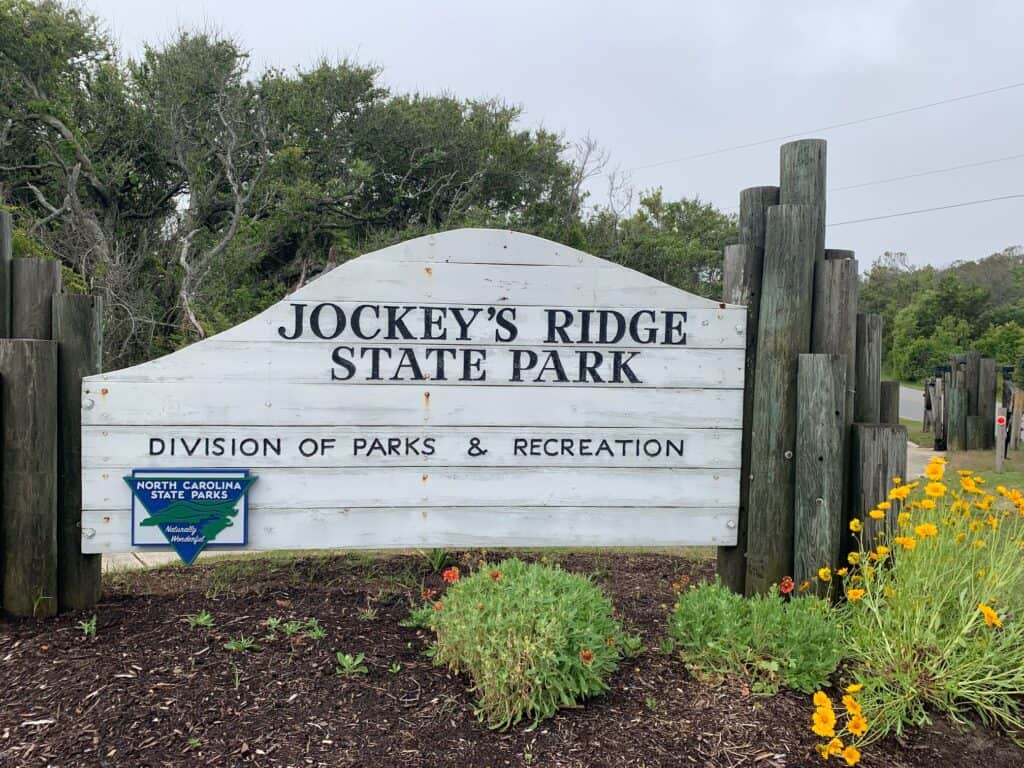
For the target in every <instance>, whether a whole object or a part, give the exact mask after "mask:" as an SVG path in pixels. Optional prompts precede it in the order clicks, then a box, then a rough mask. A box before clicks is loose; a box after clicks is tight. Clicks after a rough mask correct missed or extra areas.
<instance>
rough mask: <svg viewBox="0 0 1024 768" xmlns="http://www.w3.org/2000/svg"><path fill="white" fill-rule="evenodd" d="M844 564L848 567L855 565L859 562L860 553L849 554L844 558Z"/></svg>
mask: <svg viewBox="0 0 1024 768" xmlns="http://www.w3.org/2000/svg"><path fill="white" fill-rule="evenodd" d="M846 562H848V563H849V564H850V565H857V563H859V562H860V552H851V553H850V554H848V555H847V556H846Z"/></svg>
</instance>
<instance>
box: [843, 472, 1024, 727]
mask: <svg viewBox="0 0 1024 768" xmlns="http://www.w3.org/2000/svg"><path fill="white" fill-rule="evenodd" d="M944 474H945V467H944V461H942V460H941V459H936V460H933V462H932V463H931V464H930V465H929V466H928V468H927V470H926V475H927V477H928V480H926V481H923V484H921V485H919V484H918V483H911V484H909V485H899V484H897V485H896V486H895V487H894V488H893V490H892V491H891V492H890V494H889V500H888V501H886V502H883V503H882V504H881V505H880V506H882V507H887V506H888V505H892V506H891V507H889V508H888V509H884V508H883V509H880V510H875V512H873V514H872V517H879V518H881V516H882V515H881V513H887V514H889V515H890V516H892V518H893V519H894V520H895V524H894V525H893V528H894V530H893V531H891V533H889V534H887V535H886V534H883V535H882V537H881V538H880V539H878V540H877V541H876V542H872V541H863V540H861V541H860V546H859V549H858V550H857V551H856V552H854V553H852V554H851V556H850V562H851V565H850V567H849V569H841V572H840V576H841V577H842V581H841V583H840V584H839V585H837V586H838V588H840V589H842V590H843V592H844V593H845V595H846V597H847V602H846V605H845V606H844V607H843V608H842V609H841V611H840V612H839V613H838V614H837V615H838V618H839V620H840V623H841V626H842V630H843V638H844V643H845V645H846V651H845V653H846V656H847V658H848V659H849V661H850V662H851V667H850V672H851V674H852V675H853V677H854V678H855V680H856V683H855V685H863V689H864V690H863V693H862V697H861V702H862V706H863V708H864V712H865V715H866V716H867V719H868V720H869V721H870V724H871V727H870V730H868V732H867V733H866V734H865V735H864V737H863V739H862V740H861V742H860V743H861V744H867V743H870V742H872V741H874V740H876V739H879V738H881V737H883V736H885V735H886V734H887V733H889V732H890V731H893V730H895V731H896V732H897V733H901V732H902V731H903V728H904V727H905V726H907V725H915V726H916V725H922V724H925V723H927V722H929V716H928V711H929V710H937V711H940V712H944V713H946V714H947V715H948V716H950V717H951V718H952V719H953V720H955V721H964V720H965V716H966V715H967V714H969V713H972V712H973V713H974V714H975V715H977V716H978V717H979V718H980V719H981V720H983V721H985V722H986V723H995V724H997V725H1000V726H1002V727H1003V728H1005V729H1006V730H1007V731H1009V732H1010V734H1011V735H1014V734H1016V736H1018V737H1019V736H1020V735H1021V734H1022V733H1024V718H1022V716H1021V709H1020V706H1021V698H1020V697H1021V696H1022V695H1024V623H1022V622H1021V620H1020V619H1021V616H1024V558H1022V557H1021V548H1022V546H1024V495H1022V494H1021V493H1020V492H1019V491H1017V490H1009V489H1006V488H1002V487H999V488H997V489H996V490H994V491H993V492H991V493H990V492H989V491H988V490H987V489H986V487H985V483H984V480H983V479H982V478H980V477H976V476H974V475H973V474H972V473H969V472H964V473H962V475H961V477H958V478H954V479H953V480H951V481H950V480H944ZM947 483H948V485H947ZM853 527H854V528H858V527H860V526H859V521H858V523H854V524H853ZM840 735H841V734H840Z"/></svg>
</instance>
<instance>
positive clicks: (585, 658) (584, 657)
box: [580, 648, 594, 666]
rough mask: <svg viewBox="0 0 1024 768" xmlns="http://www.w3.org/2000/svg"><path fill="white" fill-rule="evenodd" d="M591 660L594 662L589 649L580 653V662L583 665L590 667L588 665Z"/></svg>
mask: <svg viewBox="0 0 1024 768" xmlns="http://www.w3.org/2000/svg"><path fill="white" fill-rule="evenodd" d="M593 660H594V652H593V651H591V650H590V649H589V648H588V649H585V650H582V651H580V661H582V662H583V663H584V664H585V665H587V666H590V663H591V662H592V661H593Z"/></svg>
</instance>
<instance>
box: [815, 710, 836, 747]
mask: <svg viewBox="0 0 1024 768" xmlns="http://www.w3.org/2000/svg"><path fill="white" fill-rule="evenodd" d="M811 723H812V725H811V730H812V731H814V732H815V733H816V734H818V735H819V736H821V737H822V738H829V739H830V738H832V737H833V736H835V735H836V730H835V728H836V716H835V713H833V712H832V710H831V709H825V708H824V707H818V708H817V709H816V710H814V715H812V716H811Z"/></svg>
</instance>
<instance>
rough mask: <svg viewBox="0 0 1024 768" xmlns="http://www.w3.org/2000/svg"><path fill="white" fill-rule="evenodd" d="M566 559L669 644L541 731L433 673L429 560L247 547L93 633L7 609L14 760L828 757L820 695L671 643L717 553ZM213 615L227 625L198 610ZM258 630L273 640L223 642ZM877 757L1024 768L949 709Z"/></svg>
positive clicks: (620, 761) (6, 742) (109, 617)
mask: <svg viewBox="0 0 1024 768" xmlns="http://www.w3.org/2000/svg"><path fill="white" fill-rule="evenodd" d="M472 557H473V558H474V559H475V557H476V555H475V554H474V555H473V556H472ZM547 557H548V558H549V559H552V560H557V561H559V562H561V563H562V565H563V566H564V567H566V568H569V569H572V570H575V571H580V572H586V573H592V574H594V575H595V576H596V578H597V579H598V581H599V582H600V583H601V584H602V585H603V586H604V587H605V588H606V589H607V590H608V591H609V592H610V593H611V594H612V595H613V597H614V599H615V603H616V606H617V607H618V608H619V610H620V611H621V612H622V615H623V616H624V617H625V618H626V619H627V620H628V622H629V623H630V624H631V626H632V627H633V628H635V629H637V630H639V631H640V632H641V633H642V634H643V636H644V638H645V642H646V644H647V645H648V646H649V648H650V650H648V651H647V652H646V653H644V654H642V655H641V656H640V657H638V658H637V659H635V660H633V661H632V662H631V663H629V664H627V665H626V666H625V667H624V668H623V669H621V670H620V671H619V672H618V673H617V674H616V676H615V677H614V679H613V680H612V681H611V686H612V687H611V691H610V692H609V693H608V694H606V695H604V696H601V697H599V698H597V699H595V700H593V701H590V702H588V703H587V704H586V705H585V706H583V707H580V708H578V709H573V710H564V711H562V712H561V713H559V714H558V715H557V716H556V717H554V718H552V719H550V720H546V721H544V722H543V723H541V724H540V725H539V726H538V727H537V728H536V729H535V730H527V729H526V728H523V727H518V728H514V729H512V730H510V731H508V732H505V733H495V732H493V731H490V730H488V729H487V728H486V727H484V726H483V725H481V724H480V723H478V722H477V720H476V718H475V716H474V714H473V697H472V695H471V694H470V693H469V692H468V690H467V689H468V682H467V680H466V679H464V678H460V677H456V676H453V675H451V674H448V673H447V672H446V671H445V670H443V669H439V668H436V667H434V666H433V665H432V663H431V661H430V660H429V659H428V658H426V657H425V656H424V655H423V653H422V651H423V649H424V641H425V638H424V637H423V636H422V635H421V634H419V633H417V631H416V630H413V629H406V628H402V627H400V626H399V622H400V621H402V620H403V619H405V618H406V617H407V615H408V610H409V605H410V604H411V603H412V602H413V601H416V602H419V599H420V594H421V591H422V590H423V589H424V588H437V589H440V588H441V586H442V584H441V580H440V576H439V575H438V574H436V573H431V572H430V571H429V566H427V565H426V563H425V561H424V559H423V558H421V557H418V556H415V555H408V556H405V555H403V556H391V557H369V556H363V555H338V556H330V557H323V556H313V557H302V558H297V559H290V558H286V557H258V558H249V557H247V558H232V559H225V560H220V561H215V562H211V563H208V564H205V565H201V566H197V567H194V568H192V569H189V570H185V569H181V568H166V569H161V570H154V571H143V572H136V573H131V574H121V575H115V576H111V577H108V579H107V583H106V587H105V592H104V596H103V601H102V603H101V604H100V605H99V606H98V607H97V609H96V616H97V617H98V618H97V627H96V634H95V636H94V637H89V636H87V635H86V634H85V633H84V632H83V630H82V629H80V628H79V626H78V622H79V621H82V620H87V619H89V618H90V617H91V615H92V612H90V613H88V614H84V615H81V614H80V615H67V616H62V617H61V618H59V619H57V620H54V621H46V622H43V621H16V622H10V623H3V622H2V621H0V765H3V766H62V767H63V766H132V767H133V768H134V767H135V766H229V767H232V768H233V767H234V766H268V767H269V766H296V767H297V766H371V767H373V766H428V767H430V768H444V767H447V766H459V767H460V768H461V767H467V768H486V767H490V768H499V767H501V766H524V767H525V766H558V767H563V766H580V767H582V766H594V767H595V768H596V767H597V766H608V767H609V768H612V767H614V768H625V767H626V766H646V767H649V768H653V767H654V766H686V765H694V766H741V765H742V766H763V767H774V766H803V765H808V766H810V765H820V764H822V763H821V761H820V758H818V757H817V755H816V754H815V753H814V750H813V746H814V743H815V740H814V736H813V734H811V733H810V731H809V728H808V726H809V723H810V712H811V705H810V701H809V697H807V696H805V695H802V694H796V693H791V692H785V693H781V694H779V695H777V696H774V697H771V698H758V697H755V696H751V695H749V693H747V691H746V689H745V687H744V686H743V685H742V683H740V682H738V681H737V682H727V683H725V684H723V685H722V686H719V687H716V688H711V687H708V686H706V685H704V684H702V683H700V682H698V681H697V680H695V679H694V678H692V677H691V676H690V675H689V674H688V673H687V672H686V671H685V670H684V669H683V666H682V664H681V663H680V662H679V660H678V659H677V658H672V657H669V656H665V655H663V654H661V653H659V651H658V646H659V640H660V639H661V637H662V636H663V635H664V629H665V620H666V614H667V609H668V606H669V605H670V604H671V603H672V602H673V599H674V594H673V591H672V583H673V582H679V581H680V580H685V579H688V580H690V581H691V582H696V581H701V580H706V579H708V578H710V577H711V575H712V569H713V563H711V562H708V561H693V560H686V559H683V558H680V557H674V556H669V555H660V554H643V555H626V554H562V553H559V554H548V555H547ZM367 608H370V609H372V611H375V612H376V613H375V614H374V613H372V611H371V612H367V611H366V609H367ZM204 609H205V610H208V611H209V612H210V613H211V614H212V615H213V617H214V620H215V622H216V625H215V626H214V627H212V628H193V627H190V626H189V624H188V623H187V622H186V621H185V620H184V617H185V616H186V615H190V614H197V613H199V612H200V611H202V610H204ZM268 617H280V618H281V619H284V620H289V619H301V620H305V619H306V618H308V617H315V618H316V619H318V620H319V622H320V623H321V624H322V625H323V626H324V627H325V629H326V631H327V636H326V638H324V639H321V640H310V639H307V638H304V637H302V636H301V634H296V635H294V636H293V637H292V638H291V639H288V638H286V637H285V636H284V633H283V632H280V631H278V632H277V633H276V635H277V637H276V639H265V636H267V635H268V629H267V627H266V626H265V625H264V622H265V621H266V619H267V618H268ZM242 635H245V636H249V637H255V638H257V642H258V644H259V648H258V649H253V650H249V651H234V652H232V651H229V650H226V649H225V648H224V643H225V642H227V641H229V640H232V639H237V638H238V637H240V636H242ZM338 650H343V651H346V652H349V653H352V654H356V653H365V654H366V664H367V665H368V674H365V675H358V676H352V677H343V676H339V675H337V674H335V666H336V665H335V660H334V653H335V651H338ZM395 664H400V665H401V668H400V669H397V671H392V670H393V669H394V668H393V667H392V665H395ZM832 764H838V765H844V763H842V761H836V760H833V762H832ZM863 764H864V765H867V766H886V767H893V768H899V767H900V766H929V768H931V766H961V765H984V766H985V768H1004V767H1005V768H1010V766H1013V767H1014V768H1019V766H1021V765H1024V751H1022V750H1021V749H1019V748H1018V747H1016V746H1014V745H1013V743H1012V742H1010V741H1009V740H1008V739H1007V738H1006V737H1005V736H1002V735H1000V734H998V733H995V732H991V731H988V730H985V729H981V728H978V729H974V730H972V731H969V732H964V731H961V730H958V729H955V728H952V727H950V726H948V725H947V724H945V723H944V722H942V721H939V722H938V723H937V724H936V725H935V726H933V727H931V728H928V729H925V730H921V731H916V732H914V733H912V734H909V735H908V736H907V737H906V738H904V739H902V740H897V739H895V738H889V739H887V740H885V741H883V742H881V743H878V744H875V745H873V746H871V747H870V748H868V749H867V750H865V755H864V761H863Z"/></svg>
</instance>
